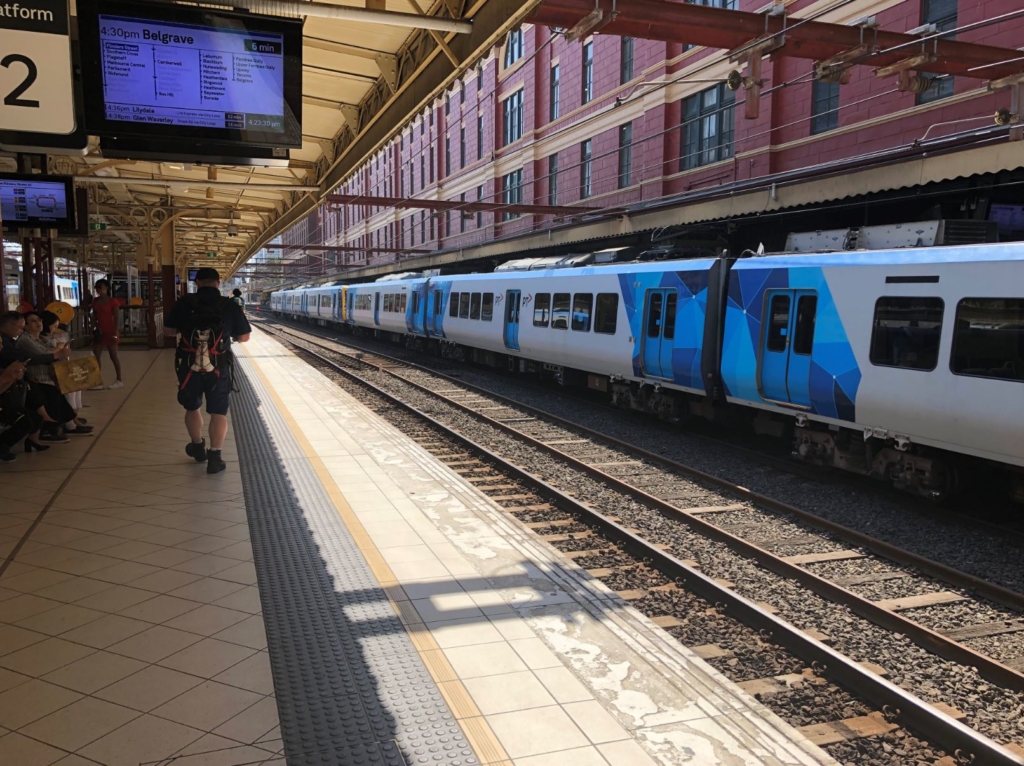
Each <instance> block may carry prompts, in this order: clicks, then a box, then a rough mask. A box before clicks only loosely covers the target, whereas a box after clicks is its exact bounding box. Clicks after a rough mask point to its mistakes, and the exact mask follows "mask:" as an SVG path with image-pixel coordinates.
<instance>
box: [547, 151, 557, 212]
mask: <svg viewBox="0 0 1024 766" xmlns="http://www.w3.org/2000/svg"><path fill="white" fill-rule="evenodd" d="M548 204H549V205H552V206H554V205H557V204H558V152H555V153H554V154H552V155H551V156H550V157H548Z"/></svg>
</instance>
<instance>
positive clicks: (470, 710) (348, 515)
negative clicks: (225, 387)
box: [247, 352, 512, 766]
mask: <svg viewBox="0 0 1024 766" xmlns="http://www.w3.org/2000/svg"><path fill="white" fill-rule="evenodd" d="M288 353H289V354H291V352H288ZM247 356H248V354H247ZM249 361H250V362H251V363H252V368H253V370H254V371H255V372H256V375H257V377H259V379H260V380H261V381H262V382H263V386H264V388H265V389H266V390H267V393H269V394H270V398H271V400H272V401H273V402H274V406H275V407H276V408H277V410H278V412H279V413H280V414H281V417H282V418H283V419H284V422H285V425H287V426H288V430H289V431H291V433H292V435H293V436H294V437H295V440H296V441H297V442H298V443H299V447H300V448H301V449H302V451H303V453H304V454H305V455H306V459H307V460H308V461H309V464H310V465H311V466H312V468H313V471H314V472H315V473H316V475H317V478H319V479H320V483H321V485H322V486H323V488H324V489H325V490H326V491H327V496H328V497H329V498H330V500H331V503H332V504H333V505H334V508H335V510H337V512H338V515H339V516H340V517H341V520H342V521H343V522H344V523H345V526H346V527H347V528H348V531H349V534H351V535H352V539H353V540H355V543H356V545H357V546H358V548H359V551H360V553H362V554H363V558H365V559H366V563H367V564H368V565H369V567H370V571H372V572H373V575H374V577H376V578H377V582H378V583H379V584H380V586H381V588H383V589H384V593H385V594H386V595H387V597H388V603H390V604H391V608H392V609H393V610H394V612H395V614H396V615H398V618H399V619H400V620H401V621H402V625H403V626H404V627H405V630H406V633H407V634H408V635H409V639H410V640H411V641H412V644H413V646H414V647H416V652H417V653H418V654H419V656H420V659H421V660H422V661H423V665H424V666H425V667H426V669H427V671H428V672H429V673H430V677H431V678H433V679H434V683H436V684H437V686H438V689H440V691H441V695H442V696H443V697H444V698H445V701H446V702H447V703H448V707H449V708H450V709H451V711H452V715H454V716H455V719H456V720H457V721H458V722H459V725H460V726H461V727H462V731H463V732H464V733H465V735H466V739H467V740H468V741H469V744H470V746H471V747H472V748H473V751H474V752H475V753H476V756H477V759H478V760H479V761H480V763H481V764H482V766H512V761H511V760H509V757H508V753H506V752H505V748H503V747H502V746H501V743H500V742H499V741H498V738H497V736H495V734H494V730H493V729H491V726H490V724H488V723H487V719H485V718H484V717H483V716H482V715H481V714H480V711H479V709H478V708H477V706H476V704H475V703H474V702H473V698H472V696H470V694H469V690H468V689H466V687H465V685H464V684H463V683H462V681H461V680H460V679H459V677H458V675H457V674H456V673H455V670H454V668H452V666H451V664H450V663H449V662H448V658H447V657H445V655H444V652H443V651H441V648H440V647H439V646H438V645H437V642H436V641H435V640H434V636H433V634H431V632H430V629H429V628H427V626H426V625H425V624H424V623H423V621H422V620H421V619H420V616H419V613H418V612H417V611H416V608H415V607H414V606H413V605H412V601H410V600H409V596H408V595H407V594H406V592H405V589H404V588H402V586H401V584H400V583H399V582H398V581H397V580H395V574H394V572H392V571H391V567H389V566H388V564H387V562H386V561H385V560H384V556H383V555H381V552H380V550H379V549H378V548H377V545H376V544H375V543H374V542H373V540H372V539H371V538H370V536H369V535H368V534H366V530H365V529H364V527H363V525H362V523H361V522H360V521H359V519H358V517H357V516H356V514H355V512H354V511H353V510H352V506H350V505H349V504H348V501H347V500H346V499H345V495H344V493H343V492H342V491H341V489H340V488H339V487H338V485H337V484H336V483H335V481H334V477H333V476H331V472H330V471H329V470H328V469H327V466H325V465H324V463H323V461H322V460H321V459H320V457H319V456H318V455H317V453H316V450H315V449H314V448H313V446H312V445H311V444H310V443H309V440H308V439H307V438H306V435H305V433H304V432H303V431H302V428H301V427H300V426H299V424H298V423H297V422H296V421H295V418H294V417H292V413H291V412H290V411H289V409H288V407H287V405H286V404H285V403H284V401H282V399H281V397H280V396H279V395H278V393H277V391H276V390H275V389H274V387H273V386H272V385H271V383H270V380H269V379H268V378H267V376H266V375H265V374H264V373H263V370H262V369H260V364H259V362H257V361H256V359H255V358H254V357H251V356H249Z"/></svg>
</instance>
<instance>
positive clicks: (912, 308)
mask: <svg viewBox="0 0 1024 766" xmlns="http://www.w3.org/2000/svg"><path fill="white" fill-rule="evenodd" d="M942 310H943V302H942V299H941V298H910V297H906V298H902V297H889V296H886V297H883V298H879V299H878V302H877V303H876V304H875V320H874V327H873V329H872V331H871V353H870V356H869V358H870V359H871V364H874V365H878V366H880V367H903V368H905V369H908V370H934V369H935V366H936V365H937V364H938V361H939V338H940V337H941V335H942Z"/></svg>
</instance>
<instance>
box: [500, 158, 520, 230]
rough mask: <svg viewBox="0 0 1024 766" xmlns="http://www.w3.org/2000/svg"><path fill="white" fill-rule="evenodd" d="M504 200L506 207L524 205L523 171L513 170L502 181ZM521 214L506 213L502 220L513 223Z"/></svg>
mask: <svg viewBox="0 0 1024 766" xmlns="http://www.w3.org/2000/svg"><path fill="white" fill-rule="evenodd" d="M501 189H502V194H503V195H504V197H503V199H504V202H505V204H506V205H522V204H523V169H522V168H519V170H513V171H512V172H511V173H509V174H507V175H506V176H505V177H504V178H503V179H502V181H501ZM518 217H519V213H509V212H505V213H503V214H502V218H503V219H504V220H506V221H511V220H512V219H513V218H518Z"/></svg>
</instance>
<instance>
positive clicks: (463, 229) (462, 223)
mask: <svg viewBox="0 0 1024 766" xmlns="http://www.w3.org/2000/svg"><path fill="white" fill-rule="evenodd" d="M459 200H460V201H461V202H462V209H461V210H459V231H460V232H461V233H462V234H465V233H466V210H465V208H466V192H462V194H461V195H460V196H459Z"/></svg>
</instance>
